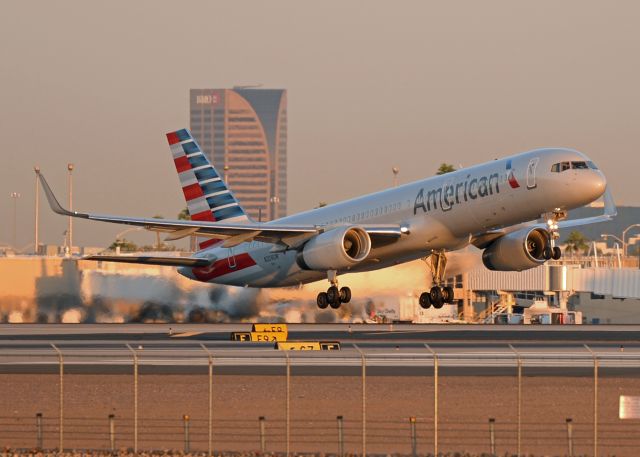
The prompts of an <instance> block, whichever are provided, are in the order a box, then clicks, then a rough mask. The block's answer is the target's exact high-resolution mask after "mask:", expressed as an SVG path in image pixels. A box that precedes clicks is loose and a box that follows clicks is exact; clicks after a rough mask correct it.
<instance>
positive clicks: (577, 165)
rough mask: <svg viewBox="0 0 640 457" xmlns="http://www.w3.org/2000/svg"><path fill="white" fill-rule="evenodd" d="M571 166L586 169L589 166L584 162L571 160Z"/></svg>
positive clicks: (576, 168) (575, 168)
mask: <svg viewBox="0 0 640 457" xmlns="http://www.w3.org/2000/svg"><path fill="white" fill-rule="evenodd" d="M571 168H573V169H574V170H586V169H587V168H589V167H587V163H586V162H571Z"/></svg>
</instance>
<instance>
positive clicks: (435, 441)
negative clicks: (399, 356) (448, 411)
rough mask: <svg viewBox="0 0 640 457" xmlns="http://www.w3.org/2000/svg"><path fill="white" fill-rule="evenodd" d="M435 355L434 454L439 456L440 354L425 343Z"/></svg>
mask: <svg viewBox="0 0 640 457" xmlns="http://www.w3.org/2000/svg"><path fill="white" fill-rule="evenodd" d="M424 346H425V347H426V348H427V349H428V350H429V352H431V355H432V356H433V455H434V456H436V457H437V456H438V354H436V353H435V351H434V350H433V349H431V347H430V346H429V345H428V344H425V345H424Z"/></svg>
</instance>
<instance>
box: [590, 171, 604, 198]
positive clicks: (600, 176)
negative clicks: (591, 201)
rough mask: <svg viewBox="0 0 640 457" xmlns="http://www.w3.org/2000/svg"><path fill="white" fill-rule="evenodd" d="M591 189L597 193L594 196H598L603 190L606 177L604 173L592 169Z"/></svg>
mask: <svg viewBox="0 0 640 457" xmlns="http://www.w3.org/2000/svg"><path fill="white" fill-rule="evenodd" d="M593 171H594V177H593V190H594V192H595V193H596V194H597V197H596V198H600V197H601V196H602V194H604V191H605V190H606V189H607V178H605V176H604V173H602V172H601V171H600V170H593Z"/></svg>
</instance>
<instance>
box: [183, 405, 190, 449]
mask: <svg viewBox="0 0 640 457" xmlns="http://www.w3.org/2000/svg"><path fill="white" fill-rule="evenodd" d="M182 423H183V426H184V453H185V454H188V453H189V452H191V451H190V450H189V448H190V446H189V444H190V443H189V441H190V440H189V415H188V414H185V415H183V416H182Z"/></svg>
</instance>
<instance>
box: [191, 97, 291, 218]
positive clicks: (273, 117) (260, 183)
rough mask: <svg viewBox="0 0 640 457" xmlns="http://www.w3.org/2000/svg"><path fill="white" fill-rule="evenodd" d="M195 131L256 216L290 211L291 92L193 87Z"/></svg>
mask: <svg viewBox="0 0 640 457" xmlns="http://www.w3.org/2000/svg"><path fill="white" fill-rule="evenodd" d="M190 95H191V111H190V118H191V132H192V133H193V135H194V137H195V138H196V139H197V141H198V143H200V146H201V147H202V150H203V151H204V152H205V154H206V155H207V156H208V157H209V160H210V161H211V162H212V163H213V166H214V167H216V169H217V170H218V171H219V172H220V173H222V174H224V177H225V180H226V181H227V184H228V185H229V188H230V189H231V191H232V192H233V193H234V195H235V196H236V197H237V198H238V200H239V201H240V204H241V205H242V206H243V207H244V209H245V211H246V212H247V214H248V215H249V216H250V217H251V218H253V219H254V220H256V221H257V220H259V219H262V220H263V221H264V220H272V219H277V218H279V217H282V216H284V215H286V213H287V91H286V90H284V89H248V88H240V87H236V88H233V89H191V94H190Z"/></svg>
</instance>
